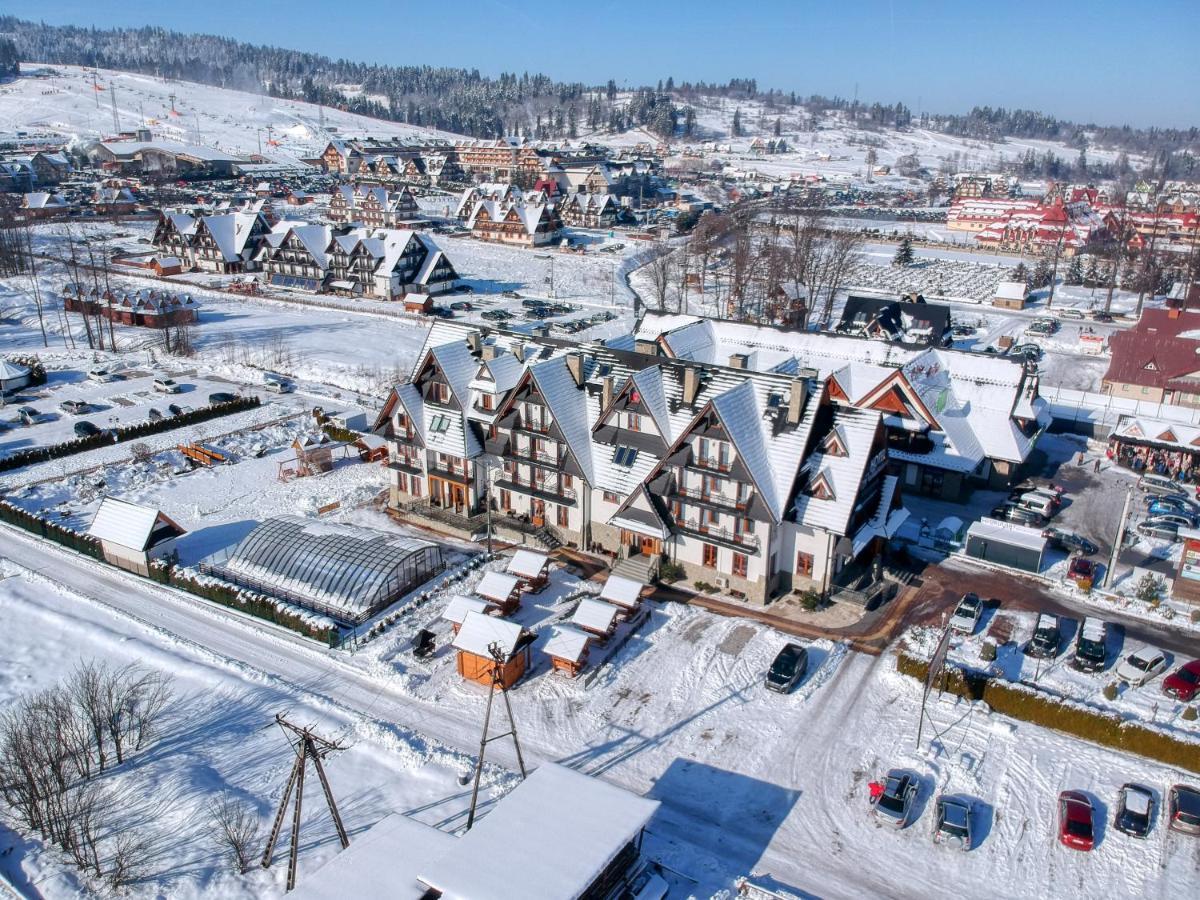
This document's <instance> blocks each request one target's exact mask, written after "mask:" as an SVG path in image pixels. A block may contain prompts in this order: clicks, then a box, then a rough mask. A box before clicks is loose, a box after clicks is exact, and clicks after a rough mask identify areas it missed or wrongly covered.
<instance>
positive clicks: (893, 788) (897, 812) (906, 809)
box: [871, 769, 919, 828]
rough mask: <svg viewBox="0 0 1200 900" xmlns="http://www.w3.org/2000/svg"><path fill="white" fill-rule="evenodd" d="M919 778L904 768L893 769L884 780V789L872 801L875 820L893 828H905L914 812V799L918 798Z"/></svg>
mask: <svg viewBox="0 0 1200 900" xmlns="http://www.w3.org/2000/svg"><path fill="white" fill-rule="evenodd" d="M918 787H919V785H918V784H917V779H916V778H915V777H914V776H913V775H912V773H911V772H905V771H904V770H903V769H892V770H891V771H890V772H888V773H887V777H886V778H885V779H884V780H883V790H882V791H881V792H880V793H879V796H878V797H876V798H875V799H874V800H873V801H872V803H871V812H872V813H873V814H874V816H875V821H876V822H878V823H880V824H884V825H891V826H892V827H893V828H903V827H904V826H905V825H907V824H908V817H909V814H910V813H911V812H912V806H913V801H914V800H916V798H917V789H918Z"/></svg>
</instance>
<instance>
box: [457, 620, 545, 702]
mask: <svg viewBox="0 0 1200 900" xmlns="http://www.w3.org/2000/svg"><path fill="white" fill-rule="evenodd" d="M533 637H534V636H533V635H532V634H530V633H529V632H527V631H526V630H525V629H524V628H522V627H521V626H520V625H518V624H517V623H516V622H509V621H506V620H504V619H497V618H495V617H494V616H486V615H484V614H483V613H479V612H468V613H467V614H466V616H464V617H463V622H462V627H460V628H459V630H458V633H457V634H456V635H455V636H454V642H453V643H452V644H451V646H452V647H454V649H455V650H457V651H458V674H459V675H461V676H462V677H463V678H465V679H467V680H468V681H475V682H478V683H479V684H482V685H486V686H488V687H490V686H491V685H492V678H493V670H494V669H496V667H499V670H500V672H499V681H500V684H501V685H502V686H503V687H505V688H510V687H512V686H513V685H514V684H516V683H517V682H518V681H519V680H520V679H521V676H522V675H524V674H525V673H526V672H527V671H528V670H529V663H530V655H531V651H530V647H531V645H532V644H533Z"/></svg>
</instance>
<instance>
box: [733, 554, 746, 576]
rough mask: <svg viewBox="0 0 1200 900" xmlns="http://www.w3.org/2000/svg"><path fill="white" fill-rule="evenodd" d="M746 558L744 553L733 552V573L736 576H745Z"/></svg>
mask: <svg viewBox="0 0 1200 900" xmlns="http://www.w3.org/2000/svg"><path fill="white" fill-rule="evenodd" d="M746 565H747V559H746V554H745V553H735V554H733V574H734V575H736V576H737V577H738V578H745V577H746Z"/></svg>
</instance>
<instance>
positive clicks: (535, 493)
mask: <svg viewBox="0 0 1200 900" xmlns="http://www.w3.org/2000/svg"><path fill="white" fill-rule="evenodd" d="M496 490H504V491H516V492H517V493H518V494H525V495H526V496H529V497H537V498H538V499H540V500H549V501H550V502H552V503H558V504H561V505H567V506H574V505H575V491H574V490H572V489H571V488H563V487H557V486H555V485H550V484H522V483H521V482H519V481H514V480H513V478H512V476H511V475H508V474H505V475H504V477H502V478H498V479H497V480H496Z"/></svg>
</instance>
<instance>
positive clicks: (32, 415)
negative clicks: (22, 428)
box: [17, 406, 42, 425]
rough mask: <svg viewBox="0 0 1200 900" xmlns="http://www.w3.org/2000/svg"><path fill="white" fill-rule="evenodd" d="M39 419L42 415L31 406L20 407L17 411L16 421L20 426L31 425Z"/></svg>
mask: <svg viewBox="0 0 1200 900" xmlns="http://www.w3.org/2000/svg"><path fill="white" fill-rule="evenodd" d="M41 417H42V414H41V413H40V412H38V411H37V410H36V409H34V408H33V407H32V406H22V407H21V408H20V409H18V410H17V419H18V421H20V423H21V424H22V425H33V424H35V423H36V422H37V421H38V419H40V418H41Z"/></svg>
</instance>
